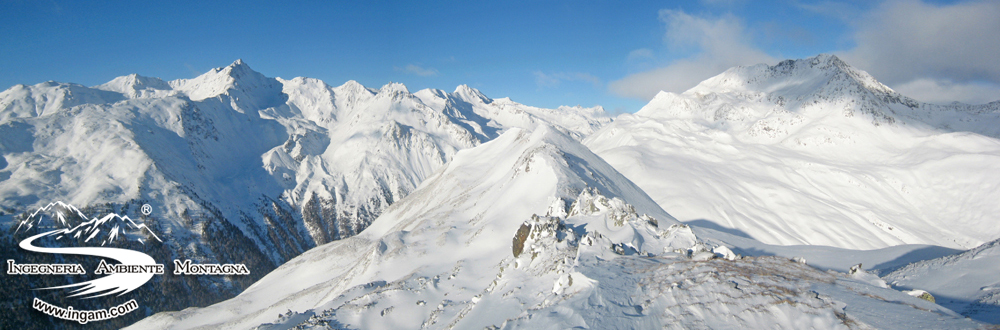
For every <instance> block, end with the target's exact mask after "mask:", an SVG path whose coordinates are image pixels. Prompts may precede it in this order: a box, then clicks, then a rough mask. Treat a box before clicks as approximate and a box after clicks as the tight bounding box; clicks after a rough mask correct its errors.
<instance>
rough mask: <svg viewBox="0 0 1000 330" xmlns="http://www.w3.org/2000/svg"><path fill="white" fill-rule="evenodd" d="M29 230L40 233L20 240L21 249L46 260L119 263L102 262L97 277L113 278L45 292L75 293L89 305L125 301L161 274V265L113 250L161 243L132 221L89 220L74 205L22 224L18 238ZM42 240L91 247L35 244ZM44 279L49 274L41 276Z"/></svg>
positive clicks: (57, 206) (53, 207)
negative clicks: (52, 257)
mask: <svg viewBox="0 0 1000 330" xmlns="http://www.w3.org/2000/svg"><path fill="white" fill-rule="evenodd" d="M31 230H36V231H38V232H40V233H37V234H35V235H32V236H30V237H28V238H25V239H24V240H22V241H21V242H20V243H19V246H20V247H21V249H24V250H27V251H31V252H37V253H47V254H70V255H83V256H94V257H101V258H107V259H113V260H115V261H118V262H119V263H120V264H118V265H114V264H110V265H109V264H107V263H105V262H104V261H101V266H99V267H98V269H97V271H95V274H109V275H107V276H104V277H100V278H97V279H94V280H90V281H85V282H80V283H73V284H68V285H62V286H54V287H47V288H42V289H43V290H45V289H71V288H75V289H74V290H73V291H72V294H71V295H70V297H81V298H85V299H89V298H96V297H102V296H107V295H112V294H117V295H118V296H121V295H123V294H126V293H129V292H131V291H133V290H135V289H138V288H139V287H140V286H142V285H143V284H145V283H146V282H148V281H149V280H150V279H151V278H152V277H153V275H154V274H162V273H163V265H161V264H157V263H156V261H155V260H153V258H152V257H150V256H149V255H147V254H145V253H142V252H139V251H134V250H130V249H124V248H118V247H112V246H114V245H118V244H122V243H124V242H128V241H135V242H139V243H141V244H146V242H148V241H149V240H156V241H159V242H162V240H161V239H160V237H159V236H157V235H156V234H155V233H153V232H152V230H150V229H149V227H147V226H146V225H145V224H138V223H136V222H135V221H133V220H132V219H131V218H129V217H128V216H121V215H119V214H116V213H109V214H107V215H104V216H103V217H99V218H98V217H94V218H93V219H90V218H88V217H87V216H86V215H84V214H83V213H82V212H81V211H80V210H79V209H77V208H76V207H74V206H73V205H69V204H66V203H63V202H54V203H50V204H49V205H47V206H45V207H43V208H40V209H38V210H37V211H35V212H34V213H32V214H31V216H29V217H28V218H27V219H25V220H23V221H21V222H20V223H19V224H18V226H17V229H16V230H15V233H21V232H24V233H29V232H30V231H31ZM42 240H47V241H48V242H56V243H59V244H56V245H62V244H65V243H64V242H81V240H82V242H83V243H84V244H86V245H87V246H58V247H49V246H40V245H39V244H37V243H38V242H40V241H42ZM45 245H49V244H45ZM90 245H98V246H90ZM8 264H9V265H10V266H14V267H16V266H22V265H16V264H15V263H14V262H13V261H12V260H9V261H8ZM42 266H50V267H47V268H44V267H42V268H40V269H48V270H49V274H52V273H68V274H73V273H75V272H73V269H74V268H75V267H52V266H58V265H42ZM77 266H78V265H77ZM23 268H24V267H22V269H23ZM81 268H82V267H81ZM53 269H54V271H53ZM8 273H10V269H8ZM41 273H43V274H44V273H46V272H45V271H42V272H41Z"/></svg>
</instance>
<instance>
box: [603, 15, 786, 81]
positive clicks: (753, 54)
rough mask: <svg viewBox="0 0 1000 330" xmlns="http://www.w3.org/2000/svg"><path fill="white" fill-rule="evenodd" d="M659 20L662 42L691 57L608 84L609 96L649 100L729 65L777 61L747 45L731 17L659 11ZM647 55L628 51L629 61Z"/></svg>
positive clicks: (740, 27) (739, 23) (745, 36)
mask: <svg viewBox="0 0 1000 330" xmlns="http://www.w3.org/2000/svg"><path fill="white" fill-rule="evenodd" d="M660 20H661V21H662V22H663V23H664V24H666V26H667V33H666V34H665V35H664V42H666V43H667V44H668V45H669V46H672V47H674V48H688V47H694V48H695V49H696V53H695V55H693V56H691V57H688V58H683V59H679V60H676V61H673V62H672V63H670V64H669V65H667V66H663V67H659V68H655V69H652V70H649V71H644V72H639V73H635V74H632V75H629V76H626V77H625V78H622V79H620V80H616V81H612V82H611V83H609V84H608V89H610V90H611V92H612V93H614V94H617V95H619V96H624V97H633V98H640V99H645V100H649V99H652V98H653V96H656V93H658V92H660V91H661V90H662V91H668V92H683V91H685V90H687V89H689V88H691V87H694V86H695V85H697V84H698V83H699V82H701V81H702V80H705V79H708V78H710V77H712V76H714V75H717V74H719V73H721V72H722V71H725V70H726V69H728V68H730V67H733V66H737V65H752V64H757V63H773V62H777V61H776V60H775V59H774V58H772V57H771V56H769V55H767V54H765V53H764V52H763V51H761V50H759V49H757V48H756V47H753V46H752V45H750V44H749V42H748V40H750V39H751V38H750V36H749V34H748V33H746V29H745V28H744V26H743V23H742V21H741V20H740V19H739V18H737V17H735V16H733V15H723V16H720V17H701V16H694V15H690V14H688V13H686V12H684V11H682V10H661V11H660ZM637 52H638V53H637ZM647 54H648V55H650V56H652V51H650V52H648V53H647V52H644V51H642V49H640V50H636V51H632V53H630V54H629V59H635V58H637V56H644V55H647Z"/></svg>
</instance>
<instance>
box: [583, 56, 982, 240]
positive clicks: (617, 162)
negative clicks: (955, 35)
mask: <svg viewBox="0 0 1000 330" xmlns="http://www.w3.org/2000/svg"><path fill="white" fill-rule="evenodd" d="M998 137H1000V102H993V103H990V104H986V105H979V106H972V105H961V104H953V105H949V106H938V105H931V104H923V103H919V102H916V101H914V100H912V99H909V98H907V97H905V96H902V95H900V94H898V93H896V92H894V91H892V90H891V89H889V88H888V87H885V86H884V85H882V84H880V83H878V82H877V81H875V80H874V79H873V78H872V77H871V76H869V75H868V74H867V73H865V72H863V71H860V70H857V69H854V68H852V67H850V66H849V65H848V64H846V63H844V62H843V61H841V60H840V59H838V58H837V57H835V56H831V55H819V56H817V57H813V58H808V59H801V60H787V61H783V62H781V63H779V64H778V65H776V66H767V65H763V64H762V65H756V66H751V67H736V68H732V69H730V70H727V71H726V72H724V73H722V74H720V75H718V76H716V77H713V78H711V79H708V80H706V81H704V82H702V83H701V84H699V85H698V86H696V87H694V88H692V89H691V90H688V91H686V92H684V93H682V94H673V93H665V92H661V93H660V94H659V95H657V96H656V97H655V98H654V99H653V100H652V101H650V102H649V104H647V105H646V106H645V107H643V108H642V109H641V110H640V111H639V112H637V113H635V114H624V115H621V116H619V117H618V118H617V119H616V120H615V122H614V123H612V124H610V125H608V126H605V127H604V128H603V129H601V130H600V131H598V132H597V133H595V134H593V135H591V136H590V137H588V138H587V139H586V140H585V144H586V145H587V146H588V147H590V148H591V149H592V150H594V152H596V153H597V154H598V155H600V156H601V157H603V158H605V159H606V160H608V162H609V163H610V164H612V165H614V166H615V168H617V169H618V170H619V171H621V172H622V173H623V174H625V175H626V176H627V177H629V178H630V179H631V180H632V181H634V182H636V183H637V184H639V186H640V187H642V188H643V189H644V190H645V191H646V192H647V193H649V194H650V196H652V197H653V199H654V200H656V201H657V202H658V203H659V204H660V206H662V207H663V208H664V209H665V210H667V211H669V212H670V213H671V214H673V215H674V216H676V217H678V219H681V220H683V221H694V223H696V224H698V223H700V224H705V225H708V226H712V227H716V228H721V229H725V230H730V231H732V230H736V231H741V232H743V233H744V234H747V235H749V236H751V237H753V238H755V239H758V240H760V241H762V242H764V243H770V244H781V245H795V244H816V245H830V246H835V247H841V248H847V249H875V248H883V247H888V246H893V245H900V244H930V245H938V246H943V247H949V248H960V249H968V248H971V247H974V246H977V245H979V244H981V243H983V242H987V241H990V240H993V239H995V238H997V237H1000V227H997V226H995V223H996V222H997V220H998V218H997V217H998V214H1000V203H996V200H998V199H1000V176H997V175H995V174H996V173H1000V140H998Z"/></svg>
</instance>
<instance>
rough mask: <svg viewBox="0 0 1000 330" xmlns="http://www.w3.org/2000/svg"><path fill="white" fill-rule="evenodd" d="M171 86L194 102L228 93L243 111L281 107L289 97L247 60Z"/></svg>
mask: <svg viewBox="0 0 1000 330" xmlns="http://www.w3.org/2000/svg"><path fill="white" fill-rule="evenodd" d="M170 86H171V87H173V88H174V89H175V90H178V91H180V92H182V93H184V94H185V95H187V96H188V97H189V98H190V99H191V100H193V101H201V100H204V99H208V98H214V97H218V96H228V100H225V102H226V103H231V104H232V105H233V108H234V110H237V111H241V112H242V111H246V110H258V109H264V108H268V107H274V106H278V105H280V104H282V103H284V102H285V101H286V100H287V96H284V95H283V94H282V84H281V83H280V82H279V81H278V80H277V79H274V78H268V77H266V76H264V75H263V74H261V73H259V72H257V71H254V70H253V69H251V68H250V66H249V65H247V64H246V63H244V62H243V60H236V61H235V62H233V63H232V64H230V65H229V66H226V67H221V68H214V69H212V70H210V71H208V72H206V73H204V74H202V75H200V76H198V77H195V78H192V79H179V80H174V81H171V82H170Z"/></svg>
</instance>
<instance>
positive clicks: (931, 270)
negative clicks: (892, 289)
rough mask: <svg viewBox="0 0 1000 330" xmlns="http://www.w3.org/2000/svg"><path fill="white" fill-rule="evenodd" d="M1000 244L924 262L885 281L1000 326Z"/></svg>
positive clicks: (889, 275) (887, 276)
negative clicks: (922, 293)
mask: <svg viewBox="0 0 1000 330" xmlns="http://www.w3.org/2000/svg"><path fill="white" fill-rule="evenodd" d="M998 274H1000V240H995V241H992V242H989V243H986V244H983V245H981V246H978V247H976V248H974V249H970V250H968V251H965V252H962V253H959V254H955V255H950V256H944V257H941V258H937V259H932V260H925V261H920V262H916V263H913V264H910V265H908V266H906V267H903V268H900V269H898V270H896V271H894V272H892V273H889V274H887V275H886V276H884V277H883V278H884V279H885V280H886V281H887V282H889V283H890V284H892V285H893V286H896V287H899V288H903V289H919V290H926V291H928V292H930V293H931V294H932V295H933V296H934V298H935V300H936V302H937V303H938V304H940V305H941V306H944V307H947V308H949V309H952V310H954V311H956V312H960V313H962V315H965V316H968V317H971V318H973V319H976V320H979V321H983V322H988V323H994V324H998V323H1000V275H998Z"/></svg>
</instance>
